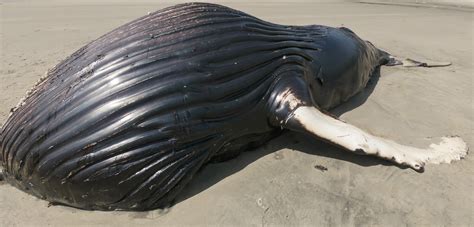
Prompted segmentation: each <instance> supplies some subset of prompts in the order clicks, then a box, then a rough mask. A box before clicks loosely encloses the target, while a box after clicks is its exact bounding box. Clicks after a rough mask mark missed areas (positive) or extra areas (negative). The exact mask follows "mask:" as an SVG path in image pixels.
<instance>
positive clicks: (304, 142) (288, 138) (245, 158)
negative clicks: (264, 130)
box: [174, 70, 392, 204]
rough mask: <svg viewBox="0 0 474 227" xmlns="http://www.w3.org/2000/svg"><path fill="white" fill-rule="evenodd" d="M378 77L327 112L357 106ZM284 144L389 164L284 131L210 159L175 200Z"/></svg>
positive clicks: (357, 161) (370, 163) (368, 162)
mask: <svg viewBox="0 0 474 227" xmlns="http://www.w3.org/2000/svg"><path fill="white" fill-rule="evenodd" d="M379 77H380V70H378V71H377V73H375V74H374V76H373V77H372V78H371V81H369V83H368V85H367V87H366V88H365V89H364V90H363V91H362V92H360V93H359V94H357V95H355V96H354V97H352V98H351V99H350V100H349V101H348V102H346V103H344V104H342V105H340V106H338V107H336V108H335V109H333V110H331V111H330V112H331V113H332V114H334V115H336V116H338V117H339V116H341V115H342V114H344V113H345V112H348V111H350V110H352V109H354V108H357V107H358V106H360V105H362V104H363V103H365V101H367V99H368V97H369V96H370V94H371V93H372V92H373V91H374V89H375V86H376V85H377V82H378V80H379ZM275 140H278V141H279V142H275ZM284 148H289V149H292V150H297V151H301V152H305V153H308V154H311V155H319V156H324V157H329V158H334V159H339V160H344V161H348V162H352V163H355V164H357V165H360V166H373V165H392V164H391V163H390V162H388V161H384V160H381V159H378V158H375V157H372V156H363V155H357V154H353V153H350V152H347V151H344V150H343V149H341V148H339V147H336V146H334V145H331V144H328V143H325V142H322V141H318V140H315V139H314V138H312V137H309V136H306V135H302V134H298V133H294V132H289V131H286V132H284V133H283V134H282V135H280V136H279V137H277V138H275V139H273V140H271V141H270V142H268V143H267V144H265V145H263V146H262V147H260V148H257V149H255V150H252V151H246V152H243V153H241V154H240V155H239V156H238V157H237V158H234V159H231V160H228V161H225V162H220V163H214V164H213V163H211V164H208V165H206V166H205V167H204V168H202V169H201V170H200V171H199V172H198V173H197V174H196V176H194V179H193V180H192V181H191V182H190V184H189V185H188V186H186V187H185V189H184V190H183V191H182V192H181V193H180V195H179V196H178V197H177V198H176V200H175V202H174V203H175V204H176V203H179V202H182V201H184V200H186V199H188V198H191V197H193V196H194V195H196V194H198V193H200V192H202V191H204V190H206V189H207V188H209V187H211V186H212V185H214V184H216V183H218V182H219V181H221V180H223V179H224V178H226V177H228V176H230V175H232V174H234V173H236V172H238V171H240V170H242V169H243V168H245V167H246V166H247V165H249V164H250V163H252V162H254V161H256V160H258V159H259V158H261V157H263V156H265V155H268V154H271V153H273V152H275V151H277V150H280V149H284Z"/></svg>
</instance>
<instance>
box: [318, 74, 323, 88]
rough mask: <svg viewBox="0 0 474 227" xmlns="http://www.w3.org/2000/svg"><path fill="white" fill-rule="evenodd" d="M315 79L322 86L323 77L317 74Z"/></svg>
mask: <svg viewBox="0 0 474 227" xmlns="http://www.w3.org/2000/svg"><path fill="white" fill-rule="evenodd" d="M316 79H317V80H318V83H319V85H321V86H323V82H324V80H323V78H321V77H319V76H318V77H317V78H316Z"/></svg>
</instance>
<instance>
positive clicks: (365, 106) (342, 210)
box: [0, 0, 474, 226]
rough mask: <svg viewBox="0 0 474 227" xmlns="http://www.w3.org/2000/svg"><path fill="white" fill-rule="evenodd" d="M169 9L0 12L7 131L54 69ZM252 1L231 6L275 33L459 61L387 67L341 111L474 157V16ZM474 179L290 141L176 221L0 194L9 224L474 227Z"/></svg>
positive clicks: (455, 168)
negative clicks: (287, 29)
mask: <svg viewBox="0 0 474 227" xmlns="http://www.w3.org/2000/svg"><path fill="white" fill-rule="evenodd" d="M158 2H159V1H151V0H149V1H145V0H140V1H134V3H133V4H132V3H127V2H126V1H121V0H100V1H92V0H89V1H88V0H80V1H59V0H56V1H55V0H44V1H41V2H39V1H32V0H29V1H25V0H18V1H13V0H3V1H0V4H1V5H0V7H1V8H0V9H1V12H0V13H1V18H0V21H1V23H0V26H1V27H0V28H1V31H0V39H1V44H2V45H1V49H0V52H1V59H0V61H1V68H0V124H3V123H4V122H5V120H6V118H7V116H8V113H9V110H10V108H11V107H13V106H15V105H16V103H17V102H18V101H19V99H20V98H21V97H22V96H23V95H24V94H25V92H26V91H27V90H28V89H29V88H30V87H31V86H32V85H33V84H34V83H35V82H36V81H37V80H38V79H39V78H40V77H41V76H42V75H44V73H45V72H46V71H47V69H48V68H51V67H52V66H54V65H55V64H57V63H58V62H59V61H60V60H61V59H63V58H65V57H66V56H68V55H70V54H71V53H72V52H73V51H75V50H76V49H78V48H79V47H81V46H82V45H84V44H86V43H87V42H90V41H91V40H93V39H95V38H97V37H99V36H100V35H102V34H104V33H106V32H108V31H110V30H111V29H113V28H115V27H117V26H119V25H121V24H123V23H125V22H127V21H130V20H132V19H134V18H137V17H139V16H141V15H144V14H146V13H147V12H150V11H154V10H157V9H160V8H163V7H165V6H169V5H172V4H173V3H172V2H166V3H163V2H162V3H158ZM251 2H253V1H250V0H246V1H226V2H225V3H223V4H225V5H228V6H231V7H234V8H237V9H240V10H243V11H246V12H248V13H251V14H253V15H255V16H258V17H260V18H262V19H265V20H269V21H272V22H276V23H284V24H324V25H331V26H341V25H343V26H347V27H349V28H351V29H353V30H354V31H355V32H356V33H357V34H359V35H360V36H361V37H363V38H365V39H367V40H370V41H372V42H373V43H374V44H375V45H377V46H379V47H381V48H382V49H385V50H387V51H390V52H391V53H393V54H395V55H398V56H405V57H411V58H414V59H427V60H433V61H449V62H452V63H453V64H452V66H449V67H444V68H402V67H391V68H383V69H382V75H381V78H380V79H379V81H378V83H377V84H376V85H375V86H374V84H373V85H372V86H371V87H370V88H369V89H367V90H366V91H364V92H363V93H362V94H360V95H358V96H357V97H355V98H354V99H352V100H350V102H349V103H347V104H345V105H343V106H342V107H340V108H338V109H337V110H335V111H334V113H336V114H338V115H341V118H342V119H344V120H345V121H347V122H350V123H352V124H354V125H357V126H359V127H361V128H363V129H365V130H367V131H369V132H371V133H373V134H375V135H378V136H383V137H386V138H391V139H394V140H396V141H398V142H400V143H403V144H408V145H412V146H420V147H423V146H426V145H427V144H429V143H431V142H433V141H436V138H439V137H441V136H445V135H459V136H461V137H463V138H464V140H465V141H466V142H467V143H468V145H469V146H470V147H471V148H473V147H474V136H473V132H474V131H473V120H474V114H473V112H474V111H473V104H474V103H473V94H472V91H473V48H474V47H473V46H474V43H473V42H474V41H473V11H472V10H470V9H466V8H464V10H453V8H442V7H441V8H439V7H438V8H433V7H408V6H397V5H378V4H360V3H347V2H346V3H343V2H340V1H337V2H336V1H319V2H314V1H306V2H305V1H299V2H298V3H289V2H290V1H284V0H279V1H277V2H276V3H275V2H274V3H270V1H267V3H265V2H260V3H251ZM315 166H318V167H317V168H315ZM323 167H324V168H327V170H324V168H323ZM473 173H474V158H473V156H472V155H468V156H467V158H466V159H465V160H462V161H458V162H455V163H452V164H442V165H428V166H427V167H426V171H425V172H424V173H422V174H420V173H417V172H415V171H412V170H410V169H401V168H399V167H396V166H393V165H391V164H390V163H388V162H385V161H381V160H378V159H375V158H371V157H365V156H357V155H353V154H349V153H347V152H345V151H343V150H341V149H338V148H335V147H333V146H331V145H328V144H325V143H323V142H318V141H314V140H313V139H311V138H309V137H306V136H303V135H298V134H296V133H286V134H284V135H282V136H280V137H278V138H276V139H275V140H273V141H271V142H270V143H269V144H267V145H265V146H263V147H262V148H260V149H257V150H254V151H249V152H245V153H243V154H242V155H240V156H239V157H238V158H236V159H233V160H231V161H228V162H224V163H219V164H212V165H208V166H207V167H205V168H204V169H203V170H202V171H201V172H200V173H199V174H198V175H197V176H196V177H195V179H194V180H193V181H192V183H191V184H190V185H189V186H188V187H187V188H186V189H185V191H184V192H183V193H182V194H181V196H180V197H179V199H178V203H177V204H176V205H175V206H173V207H171V208H170V209H165V210H155V211H150V212H97V211H83V210H78V209H74V208H69V207H64V206H50V207H48V203H47V202H45V201H42V200H39V199H36V198H34V197H32V196H30V195H27V194H25V193H23V192H21V191H19V190H17V189H15V188H13V187H11V186H9V185H7V184H0V226H46V225H52V226H64V225H88V226H89V225H113V226H130V225H138V224H145V225H162V226H183V225H201V226H209V225H211V226H257V225H258V226H264V225H265V226H267V225H268V226H275V225H286V226H297V225H300V226H304V225H306V226H310V225H311V226H323V225H324V226H327V225H328V226H341V225H344V226H347V225H348V226H351V225H356V226H367V225H378V226H400V225H409V226H414V225H417V226H419V225H436V226H459V225H461V226H468V225H471V226H472V225H474V221H473V217H474V212H473V206H474V201H473V200H474V194H473V192H472V191H473V182H474V179H473V177H474V174H473Z"/></svg>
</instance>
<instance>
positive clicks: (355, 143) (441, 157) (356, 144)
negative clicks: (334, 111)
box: [286, 106, 468, 171]
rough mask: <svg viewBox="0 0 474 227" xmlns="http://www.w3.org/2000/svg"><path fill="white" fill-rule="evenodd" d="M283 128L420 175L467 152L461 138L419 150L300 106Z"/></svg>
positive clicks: (450, 138)
mask: <svg viewBox="0 0 474 227" xmlns="http://www.w3.org/2000/svg"><path fill="white" fill-rule="evenodd" d="M286 126H287V127H288V128H290V129H291V130H295V131H302V132H305V133H309V134H311V135H313V136H315V137H318V138H321V139H323V140H326V141H329V142H331V143H333V144H335V145H339V146H341V147H343V148H345V149H347V150H349V151H352V152H354V153H358V154H365V155H374V156H377V157H380V158H383V159H387V160H391V161H393V162H395V163H397V164H400V165H405V166H409V167H411V168H413V169H415V170H417V171H422V170H423V167H424V165H425V164H426V163H434V164H438V163H450V162H451V161H453V160H459V159H461V158H463V157H464V156H465V155H466V154H467V151H468V147H467V145H466V143H465V142H464V141H463V140H462V139H461V138H460V137H443V138H442V141H441V142H440V143H439V144H431V145H430V147H429V148H427V149H420V148H416V147H410V146H405V145H401V144H398V143H396V142H394V141H392V140H388V139H384V138H381V137H377V136H374V135H371V134H369V133H367V132H365V131H363V130H362V129H359V128H357V127H355V126H353V125H350V124H347V123H345V122H343V121H341V120H338V119H336V118H334V117H332V116H329V115H327V114H324V113H322V112H321V111H320V110H318V109H317V108H315V107H312V106H300V107H298V108H297V109H295V110H294V112H293V113H292V114H291V115H290V116H288V118H287V122H286Z"/></svg>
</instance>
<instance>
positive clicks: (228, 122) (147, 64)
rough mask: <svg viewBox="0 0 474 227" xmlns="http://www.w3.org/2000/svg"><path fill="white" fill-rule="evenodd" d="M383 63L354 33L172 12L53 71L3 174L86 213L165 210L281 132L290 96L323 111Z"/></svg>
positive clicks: (16, 132)
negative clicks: (207, 169) (210, 167)
mask: <svg viewBox="0 0 474 227" xmlns="http://www.w3.org/2000/svg"><path fill="white" fill-rule="evenodd" d="M381 56H382V54H381V52H380V51H379V50H378V49H376V48H375V47H374V46H372V45H371V44H370V43H367V42H365V41H363V40H361V39H360V38H358V37H357V36H356V35H355V34H354V33H353V32H351V31H350V30H348V29H346V28H331V27H326V26H319V25H310V26H284V25H277V24H273V23H269V22H265V21H262V20H260V19H257V18H255V17H252V16H250V15H247V14H245V13H242V12H240V11H236V10H233V9H230V8H227V7H224V6H220V5H215V4H205V3H188V4H181V5H176V6H172V7H169V8H166V9H163V10H160V11H157V12H155V13H152V14H149V15H147V16H145V17H142V18H139V19H137V20H135V21H132V22H130V23H128V24H125V25H123V26H121V27H119V28H117V29H115V30H113V31H111V32H110V33H108V34H106V35H104V36H102V37H100V38H99V39H97V40H95V41H93V42H91V43H89V44H87V45H86V46H84V47H82V48H81V49H79V50H78V51H76V52H75V53H74V54H72V55H71V56H70V57H68V58H67V59H65V60H64V61H62V62H61V63H59V64H58V65H57V66H56V67H54V68H53V69H52V70H50V71H49V72H48V74H47V76H46V78H45V79H44V80H42V81H41V82H39V83H38V84H37V85H36V86H35V87H34V88H33V90H32V91H31V92H30V93H29V94H28V95H27V97H26V98H25V99H24V101H23V102H22V103H21V104H20V105H19V106H18V107H17V108H16V109H15V110H14V111H13V113H12V114H11V115H10V117H9V118H8V119H7V121H6V123H5V124H4V125H3V127H2V128H1V131H0V133H1V134H0V151H1V159H0V160H1V166H2V167H3V169H4V170H3V171H4V175H5V179H6V180H7V181H8V182H9V183H10V184H12V185H14V186H16V187H18V188H20V189H22V190H24V191H26V192H28V193H30V194H33V195H35V196H38V197H40V198H43V199H45V200H48V201H51V202H54V203H59V204H65V205H69V206H73V207H78V208H82V209H97V210H149V209H154V208H159V207H163V206H167V205H168V204H170V203H171V202H172V200H173V199H174V198H175V197H176V195H177V194H178V193H179V192H180V191H181V189H182V188H183V187H184V186H185V185H186V184H187V183H188V182H189V181H190V180H191V178H192V176H193V175H194V174H195V173H196V171H198V170H199V169H200V168H201V167H202V166H203V165H204V164H205V163H208V162H209V161H212V160H223V159H226V158H230V157H233V156H235V155H236V154H238V153H239V152H240V151H243V150H245V149H248V148H249V147H254V146H258V145H260V144H262V143H264V142H265V141H267V140H269V139H271V138H273V137H274V136H275V135H278V134H279V133H280V132H281V131H282V129H281V125H280V124H279V122H280V121H279V120H280V119H279V117H280V118H281V117H283V116H285V115H287V114H288V112H289V111H291V109H289V108H286V107H284V106H283V107H282V105H284V104H282V103H281V97H282V95H284V94H287V93H291V94H297V96H308V97H309V98H310V100H312V103H309V104H310V105H315V106H318V107H319V108H321V109H324V110H327V109H329V108H332V107H334V106H337V105H338V104H340V103H341V102H343V101H345V100H347V99H348V98H349V97H351V96H353V95H354V94H355V93H357V92H358V91H360V90H361V89H363V88H364V87H365V86H366V83H367V81H368V80H369V77H370V74H371V73H372V71H373V70H374V69H375V68H376V67H377V66H379V65H381V64H383V63H384V61H385V58H384V57H381ZM295 78H297V79H296V80H295ZM295 81H297V82H295ZM295 88H296V89H295ZM299 88H301V89H299ZM306 90H308V91H310V92H309V93H308V92H305V91H306ZM302 104H308V103H302Z"/></svg>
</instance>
